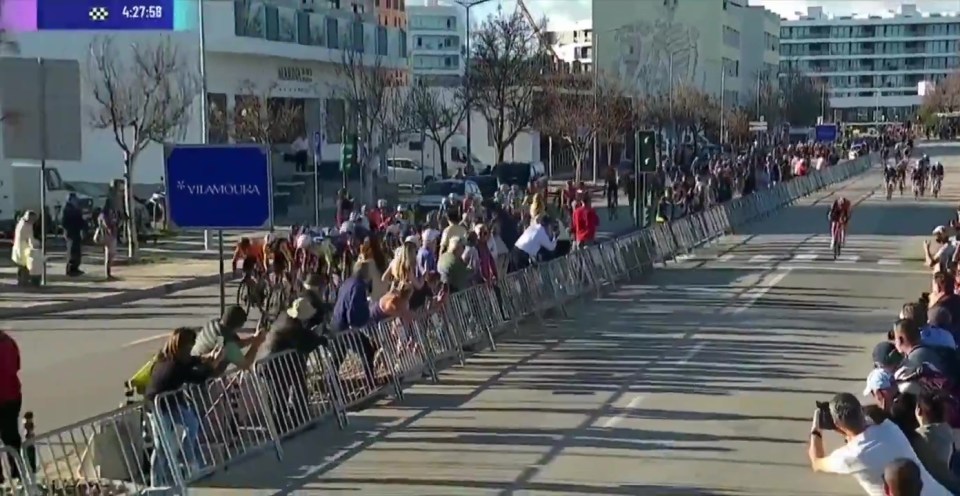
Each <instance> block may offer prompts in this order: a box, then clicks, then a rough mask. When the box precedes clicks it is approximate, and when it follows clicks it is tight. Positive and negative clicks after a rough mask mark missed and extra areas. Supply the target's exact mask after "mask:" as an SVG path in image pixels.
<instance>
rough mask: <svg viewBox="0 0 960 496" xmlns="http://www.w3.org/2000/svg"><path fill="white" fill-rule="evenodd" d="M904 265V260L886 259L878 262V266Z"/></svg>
mask: <svg viewBox="0 0 960 496" xmlns="http://www.w3.org/2000/svg"><path fill="white" fill-rule="evenodd" d="M902 263H903V261H902V260H886V259H884V260H880V261H878V262H877V265H900V264H902Z"/></svg>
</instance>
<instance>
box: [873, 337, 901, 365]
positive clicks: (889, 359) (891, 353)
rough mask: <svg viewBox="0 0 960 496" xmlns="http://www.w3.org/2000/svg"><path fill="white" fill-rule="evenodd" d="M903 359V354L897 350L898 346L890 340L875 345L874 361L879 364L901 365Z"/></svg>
mask: <svg viewBox="0 0 960 496" xmlns="http://www.w3.org/2000/svg"><path fill="white" fill-rule="evenodd" d="M902 361H903V355H901V354H900V352H899V351H897V347H896V346H895V345H894V344H893V343H891V342H890V341H883V342H880V343H877V345H876V346H874V347H873V363H874V365H877V366H881V367H883V366H893V365H899V364H900V362H902Z"/></svg>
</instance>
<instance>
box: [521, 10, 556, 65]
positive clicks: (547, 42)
mask: <svg viewBox="0 0 960 496" xmlns="http://www.w3.org/2000/svg"><path fill="white" fill-rule="evenodd" d="M517 7H519V8H520V12H522V13H523V17H525V18H526V19H527V22H529V23H530V27H531V28H533V32H534V34H536V35H537V38H539V39H540V44H542V45H544V46H546V47H547V52H548V53H549V54H550V56H551V57H552V58H553V61H552V62H553V65H554V67H562V65H564V64H566V62H564V60H563V59H561V58H560V56H559V55H557V52H556V51H555V50H554V49H553V45H552V44H551V43H550V39H549V38H548V37H547V35H546V33H544V32H543V31H541V30H540V26H539V25H537V20H536V19H534V18H533V14H531V13H530V9H528V8H527V4H525V3H524V2H523V0H517Z"/></svg>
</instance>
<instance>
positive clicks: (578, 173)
mask: <svg viewBox="0 0 960 496" xmlns="http://www.w3.org/2000/svg"><path fill="white" fill-rule="evenodd" d="M582 167H583V160H580V156H579V155H576V154H574V157H573V170H574V181H576V182H577V184H579V183H580V181H581V180H582V179H581V178H582V177H583V170H581V168H582Z"/></svg>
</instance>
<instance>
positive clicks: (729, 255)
mask: <svg viewBox="0 0 960 496" xmlns="http://www.w3.org/2000/svg"><path fill="white" fill-rule="evenodd" d="M736 257H737V256H736V255H735V254H733V253H727V254H725V255H723V256H721V257H720V258H718V259H717V261H718V262H729V261H731V260H733V259H734V258H736Z"/></svg>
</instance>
